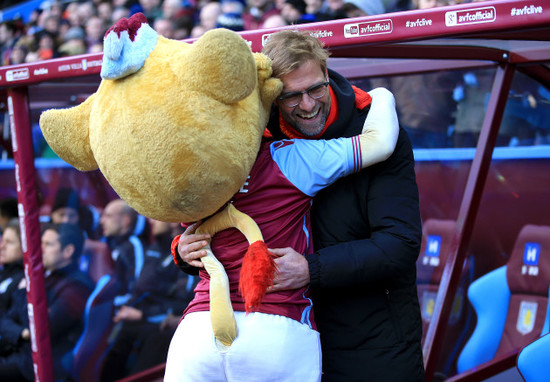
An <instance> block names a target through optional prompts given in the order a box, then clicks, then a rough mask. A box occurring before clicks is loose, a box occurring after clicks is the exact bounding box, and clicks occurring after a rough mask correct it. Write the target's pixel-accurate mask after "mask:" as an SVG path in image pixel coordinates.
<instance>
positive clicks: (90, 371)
mask: <svg viewBox="0 0 550 382" xmlns="http://www.w3.org/2000/svg"><path fill="white" fill-rule="evenodd" d="M116 292H117V286H116V282H115V279H114V277H113V276H111V275H105V276H103V277H101V278H100V279H99V281H98V282H97V284H96V287H95V289H94V291H93V292H92V294H91V295H90V297H89V298H88V302H87V304H86V310H85V312H84V330H83V332H82V335H81V336H80V339H79V341H78V343H77V344H76V346H75V348H74V349H73V352H72V357H71V358H72V360H71V361H72V362H70V374H71V376H72V377H73V378H74V380H75V381H81V382H87V381H98V380H99V375H100V373H101V362H102V356H103V354H104V352H105V351H106V349H107V340H108V337H109V334H110V333H111V328H112V326H113V321H112V317H113V299H114V297H115V295H116Z"/></svg>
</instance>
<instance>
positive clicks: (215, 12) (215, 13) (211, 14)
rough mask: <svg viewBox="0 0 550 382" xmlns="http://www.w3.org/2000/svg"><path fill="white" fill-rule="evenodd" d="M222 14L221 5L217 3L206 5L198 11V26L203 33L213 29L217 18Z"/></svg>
mask: <svg viewBox="0 0 550 382" xmlns="http://www.w3.org/2000/svg"><path fill="white" fill-rule="evenodd" d="M221 14H222V7H221V4H220V3H218V2H217V1H212V2H210V3H207V4H205V5H204V7H202V9H201V10H200V14H199V18H200V25H201V26H202V27H203V28H204V31H205V32H208V31H209V30H210V29H214V28H215V27H216V24H217V22H218V17H219V16H220V15H221Z"/></svg>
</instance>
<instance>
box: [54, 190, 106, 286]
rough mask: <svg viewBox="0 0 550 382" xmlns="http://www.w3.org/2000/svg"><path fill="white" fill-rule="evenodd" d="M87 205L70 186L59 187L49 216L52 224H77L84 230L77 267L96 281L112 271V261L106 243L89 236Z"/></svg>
mask: <svg viewBox="0 0 550 382" xmlns="http://www.w3.org/2000/svg"><path fill="white" fill-rule="evenodd" d="M89 211H90V210H89V207H88V206H85V205H83V204H82V203H81V201H80V196H79V195H78V192H76V191H75V190H73V189H71V188H60V189H59V190H58V191H57V193H56V195H55V199H54V202H53V204H52V209H51V213H50V218H51V221H52V223H54V224H62V223H70V224H78V225H79V226H80V227H81V228H82V229H83V231H84V233H85V236H86V240H85V241H84V249H83V250H82V254H81V255H80V258H79V259H78V264H79V268H80V270H81V271H82V272H84V273H85V274H87V275H88V276H89V277H90V279H91V280H92V281H93V282H96V281H97V280H98V279H99V278H100V277H101V276H103V275H104V274H111V273H113V272H114V263H113V262H112V259H111V256H110V250H109V247H108V246H107V244H106V243H103V242H101V241H98V240H94V239H93V236H91V234H90V233H91V232H93V230H92V224H91V223H88V221H89V220H90V218H89V217H88V214H90V213H91V212H89Z"/></svg>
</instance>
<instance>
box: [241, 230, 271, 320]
mask: <svg viewBox="0 0 550 382" xmlns="http://www.w3.org/2000/svg"><path fill="white" fill-rule="evenodd" d="M276 271H277V267H276V266H275V262H274V261H273V256H272V255H271V254H270V253H269V251H268V250H267V245H266V244H265V243H264V242H263V241H260V240H258V241H255V242H253V243H252V244H250V246H249V247H248V251H246V255H245V256H244V259H243V265H242V267H241V277H240V280H239V291H240V292H241V294H242V295H243V297H244V304H245V307H246V312H247V313H250V312H252V311H254V310H255V309H256V308H257V307H258V305H260V303H261V302H262V299H263V298H264V295H265V293H266V291H267V288H269V287H270V286H272V285H273V276H274V275H275V272H276Z"/></svg>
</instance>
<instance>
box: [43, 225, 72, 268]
mask: <svg viewBox="0 0 550 382" xmlns="http://www.w3.org/2000/svg"><path fill="white" fill-rule="evenodd" d="M41 244H42V263H43V264H44V269H46V270H49V271H54V270H56V269H59V268H63V267H64V266H65V265H67V264H69V263H70V261H71V258H70V256H69V254H68V253H67V250H68V248H67V247H69V246H67V247H66V248H64V249H61V243H60V242H59V234H58V233H57V232H56V231H54V230H53V229H47V230H46V231H44V233H43V234H42V240H41Z"/></svg>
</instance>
